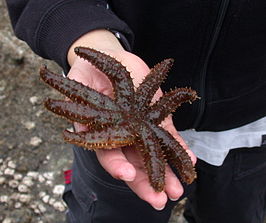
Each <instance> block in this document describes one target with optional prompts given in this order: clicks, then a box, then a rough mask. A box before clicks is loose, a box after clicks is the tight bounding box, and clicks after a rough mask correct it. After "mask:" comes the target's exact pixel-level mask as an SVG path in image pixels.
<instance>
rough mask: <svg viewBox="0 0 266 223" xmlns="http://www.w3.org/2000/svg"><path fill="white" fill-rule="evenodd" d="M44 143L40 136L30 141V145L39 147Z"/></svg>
mask: <svg viewBox="0 0 266 223" xmlns="http://www.w3.org/2000/svg"><path fill="white" fill-rule="evenodd" d="M41 143H42V139H41V138H39V137H38V136H34V137H32V138H31V139H30V145H32V146H39V145H40V144H41Z"/></svg>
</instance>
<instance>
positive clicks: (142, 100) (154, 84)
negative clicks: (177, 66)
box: [135, 59, 174, 111]
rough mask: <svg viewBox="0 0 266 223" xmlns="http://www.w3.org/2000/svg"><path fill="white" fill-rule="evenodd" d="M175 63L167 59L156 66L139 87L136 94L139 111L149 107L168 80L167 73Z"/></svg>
mask: <svg viewBox="0 0 266 223" xmlns="http://www.w3.org/2000/svg"><path fill="white" fill-rule="evenodd" d="M173 62H174V60H173V59H166V60H163V61H162V62H161V63H158V64H156V65H155V66H154V67H153V68H152V69H151V71H150V72H149V74H148V75H147V76H146V77H145V79H144V80H143V82H142V83H141V84H140V85H139V87H138V88H137V90H136V93H135V101H136V105H137V109H138V110H139V111H141V110H143V108H146V107H147V106H149V104H150V103H151V100H152V98H153V95H154V94H155V92H156V91H157V90H158V89H159V87H160V85H161V84H162V82H163V81H164V80H165V79H166V76H167V73H168V71H169V70H170V68H171V67H172V65H173Z"/></svg>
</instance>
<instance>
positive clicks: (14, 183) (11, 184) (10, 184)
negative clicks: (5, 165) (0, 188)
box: [8, 180, 19, 188]
mask: <svg viewBox="0 0 266 223" xmlns="http://www.w3.org/2000/svg"><path fill="white" fill-rule="evenodd" d="M8 185H9V186H10V187H12V188H17V187H18V185H19V182H18V181H17V180H10V181H9V182H8Z"/></svg>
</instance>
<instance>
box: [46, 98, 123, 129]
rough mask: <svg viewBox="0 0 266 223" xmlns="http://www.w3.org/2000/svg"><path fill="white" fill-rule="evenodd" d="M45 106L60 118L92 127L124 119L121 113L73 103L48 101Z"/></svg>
mask: <svg viewBox="0 0 266 223" xmlns="http://www.w3.org/2000/svg"><path fill="white" fill-rule="evenodd" d="M44 105H45V107H46V108H47V109H48V110H50V111H52V112H53V113H55V114H57V115H59V116H63V117H65V118H66V119H68V120H70V121H73V122H78V123H81V124H86V125H89V126H90V127H93V126H106V125H111V124H115V123H117V122H118V121H119V120H121V119H122V113H121V112H116V111H111V110H104V109H101V110H99V109H96V108H93V107H90V106H88V105H85V104H78V103H74V102H72V101H63V100H53V99H47V100H46V101H45V102H44Z"/></svg>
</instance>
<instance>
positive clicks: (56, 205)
mask: <svg viewBox="0 0 266 223" xmlns="http://www.w3.org/2000/svg"><path fill="white" fill-rule="evenodd" d="M53 207H54V209H55V210H58V211H61V212H63V211H65V210H66V207H65V205H64V204H63V203H62V202H60V201H56V202H55V203H54V204H53Z"/></svg>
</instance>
